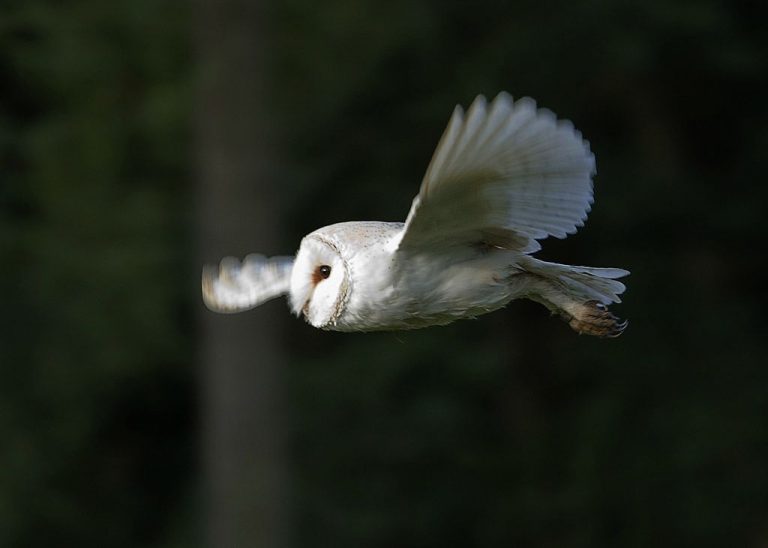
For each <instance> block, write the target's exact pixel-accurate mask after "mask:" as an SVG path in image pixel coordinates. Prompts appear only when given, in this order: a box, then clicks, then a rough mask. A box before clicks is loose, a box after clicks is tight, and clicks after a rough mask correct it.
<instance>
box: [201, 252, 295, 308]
mask: <svg viewBox="0 0 768 548" xmlns="http://www.w3.org/2000/svg"><path fill="white" fill-rule="evenodd" d="M292 268H293V257H273V258H271V259H268V258H266V257H264V256H263V255H248V256H247V257H246V258H245V259H244V260H243V262H242V263H241V262H240V261H239V260H237V259H235V258H234V257H227V258H225V259H222V261H221V264H220V265H219V266H218V267H216V266H214V265H207V266H205V267H204V268H203V300H204V301H205V304H206V306H207V307H208V308H210V309H211V310H214V311H216V312H240V311H242V310H248V309H249V308H254V307H256V306H258V305H260V304H262V303H264V302H266V301H268V300H270V299H274V298H275V297H279V296H280V295H283V294H285V293H288V290H289V289H290V282H291V269H292Z"/></svg>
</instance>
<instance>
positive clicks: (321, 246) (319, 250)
mask: <svg viewBox="0 0 768 548" xmlns="http://www.w3.org/2000/svg"><path fill="white" fill-rule="evenodd" d="M349 292H350V274H349V265H348V263H347V262H346V261H345V260H344V258H343V256H342V250H341V249H340V247H339V245H338V243H337V242H336V241H335V239H334V238H329V237H325V236H324V235H323V234H321V233H318V232H313V233H312V234H310V235H308V236H307V237H305V238H304V239H303V240H302V241H301V246H300V247H299V251H298V253H297V254H296V259H295V262H294V264H293V270H292V271H291V293H290V301H291V309H292V310H293V312H294V314H296V315H297V316H298V315H300V314H304V318H305V319H306V320H307V321H308V322H309V323H310V324H312V325H313V326H314V327H319V328H327V327H331V326H333V325H334V324H335V323H336V321H337V320H338V319H339V318H340V317H341V315H342V314H343V313H344V309H345V307H346V304H347V300H348V297H349Z"/></svg>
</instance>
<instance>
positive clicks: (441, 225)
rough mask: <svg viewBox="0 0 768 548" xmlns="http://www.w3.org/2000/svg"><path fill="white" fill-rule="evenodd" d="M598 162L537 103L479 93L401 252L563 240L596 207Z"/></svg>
mask: <svg viewBox="0 0 768 548" xmlns="http://www.w3.org/2000/svg"><path fill="white" fill-rule="evenodd" d="M594 173H595V159H594V156H593V155H592V153H591V152H590V149H589V144H588V143H587V142H586V141H584V140H583V139H582V137H581V134H580V133H579V132H578V131H576V130H575V129H574V128H573V125H572V124H571V123H570V122H567V121H558V120H557V119H556V118H555V115H554V114H553V113H552V112H550V111H548V110H545V109H537V108H536V104H535V102H534V101H533V100H532V99H529V98H524V99H520V100H518V101H513V100H512V98H511V97H510V96H509V95H508V94H506V93H501V94H499V95H498V96H497V97H496V99H494V101H493V102H492V103H491V104H490V105H488V104H487V103H486V101H485V98H484V97H482V96H480V97H478V98H477V99H476V100H475V101H474V102H473V103H472V106H471V107H470V108H469V111H468V112H467V113H466V116H465V114H464V112H463V111H462V109H461V107H458V106H457V107H456V109H455V110H454V112H453V116H451V120H450V121H449V123H448V127H447V128H446V130H445V132H444V133H443V136H442V138H441V139H440V142H439V144H438V146H437V149H436V150H435V153H434V155H433V157H432V161H431V162H430V165H429V167H428V168H427V173H426V175H425V176H424V180H423V182H422V184H421V189H420V191H419V194H418V196H416V198H415V199H414V201H413V205H412V207H411V211H410V212H409V214H408V219H407V220H406V224H405V228H404V231H403V236H402V239H401V240H400V242H399V243H398V249H401V250H402V249H409V250H414V249H415V250H418V249H426V248H433V247H434V246H435V245H441V246H446V245H458V244H466V243H469V242H483V241H488V242H490V243H491V245H498V246H499V247H509V248H510V249H518V250H520V251H524V252H532V251H536V250H537V249H538V248H539V245H538V243H537V242H536V241H535V240H537V239H542V238H546V237H547V236H555V237H556V238H564V237H566V235H568V234H572V233H573V232H575V231H576V230H577V228H578V227H580V226H582V225H583V223H584V220H585V219H586V218H587V213H588V212H589V209H590V204H591V203H592V176H593V175H594Z"/></svg>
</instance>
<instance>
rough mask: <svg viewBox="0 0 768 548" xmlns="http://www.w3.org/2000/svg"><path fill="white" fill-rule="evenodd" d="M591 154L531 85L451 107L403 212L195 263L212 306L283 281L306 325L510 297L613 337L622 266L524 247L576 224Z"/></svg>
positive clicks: (466, 311)
mask: <svg viewBox="0 0 768 548" xmlns="http://www.w3.org/2000/svg"><path fill="white" fill-rule="evenodd" d="M594 174H595V159H594V156H593V154H592V152H591V151H590V148H589V144H588V143H587V142H586V141H585V140H583V139H582V137H581V134H580V133H579V132H578V131H576V130H575V129H574V127H573V125H572V124H571V123H570V122H567V121H558V120H557V119H556V117H555V115H554V114H553V113H552V112H551V111H549V110H546V109H537V107H536V103H535V102H534V101H533V100H532V99H530V98H523V99H519V100H513V99H512V97H511V96H510V95H508V94H506V93H501V94H499V95H498V96H497V97H496V98H495V99H494V100H493V101H492V102H491V103H490V104H488V103H487V101H486V100H485V98H484V97H483V96H479V97H477V99H475V101H474V102H473V103H472V105H471V106H470V108H469V109H468V110H467V112H466V113H465V112H464V111H463V110H462V108H461V107H460V106H457V107H456V109H455V110H454V111H453V115H452V116H451V118H450V121H449V123H448V127H447V128H446V129H445V132H444V133H443V135H442V138H441V139H440V142H439V143H438V145H437V149H436V150H435V152H434V155H433V156H432V161H431V162H430V164H429V166H428V168H427V172H426V174H425V176H424V179H423V181H422V183H421V188H420V189H419V193H418V195H417V196H416V198H415V199H414V200H413V204H412V206H411V210H410V212H409V213H408V217H407V218H406V220H405V223H394V222H367V221H366V222H345V223H338V224H333V225H330V226H326V227H323V228H320V229H318V230H316V231H314V232H312V233H311V234H309V235H307V236H305V237H304V238H303V239H302V241H301V245H300V246H299V250H298V252H297V253H296V256H295V257H275V258H265V257H263V256H261V255H249V256H248V257H246V258H245V260H244V261H242V262H240V261H238V260H237V259H234V258H226V259H224V260H222V261H221V264H220V265H219V266H218V267H215V266H210V265H209V266H206V267H204V269H203V278H202V291H203V299H204V301H205V303H206V305H207V306H208V307H209V308H210V309H211V310H214V311H217V312H240V311H243V310H248V309H250V308H253V307H256V306H258V305H259V304H261V303H263V302H265V301H267V300H270V299H273V298H275V297H278V296H280V295H283V294H288V298H289V301H290V307H291V309H292V310H293V312H294V314H296V315H297V316H299V315H303V316H304V318H305V319H306V321H307V322H309V323H310V324H311V325H313V326H314V327H317V328H320V329H326V330H334V331H381V330H399V329H414V328H420V327H427V326H432V325H444V324H448V323H450V322H453V321H454V320H458V319H461V318H473V317H476V316H479V315H481V314H485V313H487V312H491V311H493V310H496V309H499V308H501V307H503V306H505V305H506V304H507V303H509V302H510V301H512V300H514V299H520V298H526V299H530V300H533V301H535V302H538V303H541V304H542V305H544V306H545V307H546V308H548V309H549V310H550V311H551V312H553V313H555V314H558V315H559V316H561V317H562V318H564V319H565V320H566V321H567V322H568V323H569V325H570V326H571V327H572V328H573V329H574V330H575V331H577V332H578V333H584V334H589V335H596V336H599V337H617V336H619V335H620V334H621V333H622V332H623V331H624V329H625V328H626V326H627V322H626V321H624V322H621V321H619V319H618V318H617V317H616V316H614V315H613V314H612V313H611V312H609V311H608V305H610V304H611V303H618V302H621V301H620V299H619V295H620V294H621V293H622V292H623V291H624V289H625V286H624V284H622V283H621V282H619V281H618V280H617V278H621V277H622V276H625V275H627V274H629V272H628V271H626V270H623V269H619V268H593V267H585V266H569V265H564V264H557V263H551V262H545V261H542V260H539V259H536V258H534V257H532V256H531V255H532V254H533V253H534V252H536V251H538V250H539V249H540V248H541V246H540V245H539V243H538V240H541V239H544V238H546V237H548V236H554V237H556V238H565V237H566V236H567V235H568V234H572V233H574V232H576V230H577V229H578V228H579V227H581V226H582V225H583V223H584V221H585V219H586V217H587V213H588V212H589V210H590V207H591V204H592V201H593V199H592V176H593V175H594Z"/></svg>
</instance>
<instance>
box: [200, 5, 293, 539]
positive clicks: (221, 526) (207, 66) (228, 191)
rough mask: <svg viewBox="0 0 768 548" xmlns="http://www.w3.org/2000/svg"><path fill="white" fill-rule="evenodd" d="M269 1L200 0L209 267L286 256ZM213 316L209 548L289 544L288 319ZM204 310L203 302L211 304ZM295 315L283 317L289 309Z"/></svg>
mask: <svg viewBox="0 0 768 548" xmlns="http://www.w3.org/2000/svg"><path fill="white" fill-rule="evenodd" d="M260 8H262V4H261V2H258V1H249V0H198V9H197V14H196V15H197V17H196V21H195V26H196V31H197V32H196V35H195V36H196V41H197V54H198V65H197V66H198V70H199V71H200V72H199V75H198V88H197V95H196V112H197V114H196V132H197V135H196V137H197V139H196V162H197V169H198V173H197V177H198V181H199V187H198V190H199V196H198V197H199V208H198V209H199V226H200V251H201V255H202V260H203V261H206V262H210V261H213V260H216V261H218V260H219V259H220V258H221V256H223V255H227V254H232V255H238V256H242V255H245V254H246V253H248V252H250V251H254V250H260V251H266V252H274V250H275V249H274V248H275V243H276V242H275V240H276V226H277V222H276V217H277V215H276V211H277V210H278V208H277V207H276V206H277V203H276V200H277V194H278V192H277V188H275V187H274V186H273V185H272V184H271V180H272V178H271V177H270V174H269V171H270V170H269V160H270V158H271V157H272V153H271V151H270V152H268V151H267V150H266V149H267V146H266V142H267V137H268V135H267V132H268V129H267V128H268V127H269V125H270V124H269V121H268V120H267V116H266V109H265V108H264V106H265V104H266V93H265V84H266V82H265V81H264V78H265V76H264V75H265V55H264V52H266V51H268V47H266V46H267V45H266V44H265V41H266V40H265V36H264V29H265V24H266V21H265V19H264V16H263V13H264V10H263V9H260ZM270 306H271V307H277V308H279V307H280V303H271V304H268V305H266V310H265V309H263V308H262V309H260V310H259V311H258V312H254V313H250V314H242V315H231V316H230V315H218V314H214V313H212V312H209V311H207V310H204V311H203V312H202V319H201V322H200V323H201V327H202V333H201V334H202V338H201V341H200V348H201V360H202V375H201V384H202V386H201V401H202V414H203V417H202V426H203V440H202V443H203V467H204V476H205V505H206V507H205V514H206V522H207V523H206V528H207V532H208V536H207V540H208V544H209V545H210V546H212V547H215V548H222V547H223V548H229V547H243V548H250V547H269V548H273V547H275V548H280V547H283V546H286V545H287V544H288V542H287V538H286V536H287V529H288V528H287V524H286V504H285V500H286V491H287V489H286V485H285V483H286V476H287V474H286V470H285V457H284V447H283V440H282V436H283V420H284V417H283V410H282V408H281V402H280V394H281V388H282V387H281V382H280V375H279V372H280V371H281V367H282V362H281V355H280V348H279V343H278V339H279V336H278V335H279V334H278V333H277V330H278V327H279V325H280V324H279V323H276V322H275V320H274V317H275V316H276V315H277V308H273V310H275V314H271V313H270V311H269V307H270ZM200 308H201V309H202V305H201V307H200ZM279 312H280V313H283V312H284V311H283V310H280V311H279Z"/></svg>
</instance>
